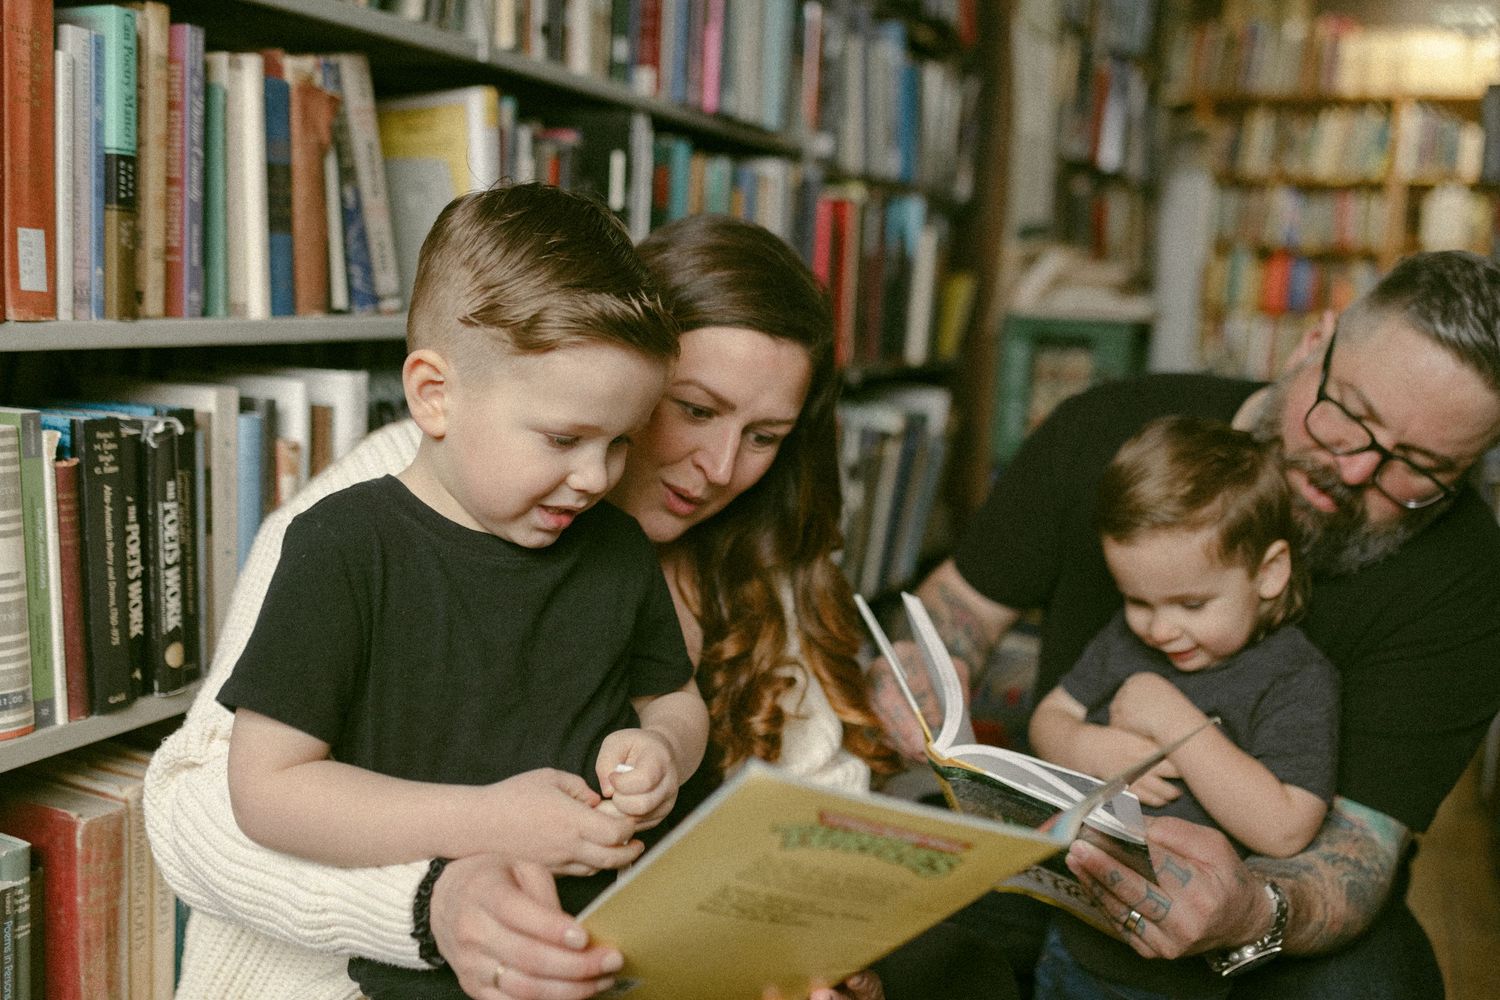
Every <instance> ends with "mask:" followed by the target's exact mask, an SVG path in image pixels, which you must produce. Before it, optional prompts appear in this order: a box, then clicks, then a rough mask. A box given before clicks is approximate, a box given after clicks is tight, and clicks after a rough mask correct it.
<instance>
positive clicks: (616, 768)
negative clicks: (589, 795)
mask: <svg viewBox="0 0 1500 1000" xmlns="http://www.w3.org/2000/svg"><path fill="white" fill-rule="evenodd" d="M595 766H596V768H597V769H598V774H599V787H600V789H602V790H603V792H604V794H605V796H606V800H605V802H604V803H602V804H601V805H600V807H599V808H600V809H601V810H603V811H606V812H609V811H613V812H617V813H619V814H620V815H622V816H624V817H625V818H627V819H629V820H631V821H633V822H634V824H635V829H637V830H649V829H651V827H653V826H655V825H656V824H658V823H660V822H661V821H662V820H663V819H665V818H666V816H667V814H668V813H669V812H671V811H672V806H673V804H674V803H676V801H677V788H678V786H679V784H680V783H681V782H680V779H679V778H678V775H677V764H676V761H675V760H674V759H673V757H672V748H671V746H669V745H668V743H667V741H666V739H665V738H664V737H662V736H661V735H659V734H657V733H654V732H652V731H651V730H649V729H620V730H616V731H615V732H613V733H610V734H609V735H608V736H606V737H605V738H604V743H603V744H602V745H601V746H600V748H599V760H598V763H597V764H596V765H595Z"/></svg>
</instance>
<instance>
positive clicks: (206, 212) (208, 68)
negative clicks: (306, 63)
mask: <svg viewBox="0 0 1500 1000" xmlns="http://www.w3.org/2000/svg"><path fill="white" fill-rule="evenodd" d="M203 80H204V86H203V101H204V107H203V315H205V316H228V315H229V272H228V271H227V270H226V269H225V244H224V240H225V229H224V213H225V204H224V197H225V194H224V170H225V167H226V164H225V159H224V157H225V149H224V109H225V106H226V102H227V101H228V95H229V90H228V87H229V53H227V52H209V53H207V54H206V55H205V56H204V58H203Z"/></svg>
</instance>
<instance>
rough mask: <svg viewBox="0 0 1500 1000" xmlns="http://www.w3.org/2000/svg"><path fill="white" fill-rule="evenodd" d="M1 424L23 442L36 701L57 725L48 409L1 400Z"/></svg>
mask: <svg viewBox="0 0 1500 1000" xmlns="http://www.w3.org/2000/svg"><path fill="white" fill-rule="evenodd" d="M0 424H3V425H6V426H9V427H14V428H15V429H16V433H17V434H18V435H19V436H20V446H21V530H22V531H23V532H24V533H25V545H26V623H27V628H28V629H29V631H30V633H31V640H30V645H31V703H32V706H33V708H34V710H35V712H36V728H38V729H42V728H44V727H47V726H55V725H57V724H58V723H59V722H66V721H67V720H66V719H61V718H58V713H57V685H56V682H55V681H54V679H53V677H52V604H53V601H52V597H53V595H52V587H51V574H50V573H49V572H48V567H47V508H46V504H45V500H44V499H43V496H44V491H45V490H46V484H45V481H44V477H46V476H48V475H50V474H51V472H52V470H51V469H50V468H48V466H47V460H46V456H45V455H44V454H43V451H42V415H41V414H40V413H38V412H37V411H36V410H27V409H22V408H20V407H15V406H0Z"/></svg>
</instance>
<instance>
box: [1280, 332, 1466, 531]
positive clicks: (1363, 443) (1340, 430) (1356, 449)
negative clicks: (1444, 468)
mask: <svg viewBox="0 0 1500 1000" xmlns="http://www.w3.org/2000/svg"><path fill="white" fill-rule="evenodd" d="M1336 339H1337V334H1335V335H1333V336H1330V337H1329V338H1328V350H1327V351H1326V352H1325V353H1324V354H1323V377H1322V378H1321V379H1320V380H1319V381H1318V398H1317V399H1315V400H1313V405H1312V406H1310V407H1308V410H1307V415H1306V416H1305V417H1303V418H1302V426H1303V427H1305V428H1306V429H1307V434H1308V436H1309V437H1311V438H1312V439H1313V440H1314V441H1315V442H1317V444H1318V446H1319V447H1321V448H1323V449H1324V450H1325V451H1327V452H1329V453H1330V454H1333V455H1339V456H1344V455H1358V454H1359V453H1360V452H1365V451H1373V452H1375V453H1376V454H1377V455H1379V456H1380V464H1379V465H1377V466H1375V474H1374V475H1373V476H1371V477H1370V481H1371V482H1372V483H1373V484H1374V486H1375V488H1376V489H1377V490H1379V491H1380V492H1381V493H1383V494H1384V495H1385V496H1386V497H1387V498H1389V499H1390V500H1391V502H1392V503H1396V504H1399V505H1400V506H1402V507H1405V508H1406V509H1407V510H1420V509H1422V508H1423V507H1430V506H1432V505H1433V504H1435V503H1437V502H1438V501H1439V500H1444V499H1447V498H1448V497H1451V496H1453V495H1454V494H1455V493H1457V492H1458V491H1457V490H1456V489H1454V488H1453V487H1452V486H1449V485H1448V484H1446V483H1444V482H1442V481H1441V480H1439V479H1438V478H1437V476H1436V474H1435V473H1433V472H1431V471H1430V470H1428V469H1423V468H1421V467H1420V466H1416V465H1413V464H1412V463H1411V462H1409V461H1407V460H1406V459H1404V458H1402V457H1401V456H1400V455H1397V454H1396V453H1395V452H1393V451H1391V450H1390V449H1389V448H1387V447H1385V446H1384V445H1382V444H1381V443H1380V442H1379V441H1376V440H1375V434H1374V432H1372V431H1371V430H1370V428H1369V427H1367V426H1365V422H1364V421H1363V420H1361V419H1359V418H1358V417H1356V416H1355V415H1354V414H1352V413H1350V412H1349V411H1348V410H1346V409H1344V407H1343V404H1341V403H1340V402H1339V401H1338V400H1336V399H1334V398H1332V397H1331V396H1329V395H1328V368H1329V365H1330V363H1331V362H1332V360H1333V344H1334V341H1335V340H1336Z"/></svg>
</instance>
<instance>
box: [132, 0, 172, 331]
mask: <svg viewBox="0 0 1500 1000" xmlns="http://www.w3.org/2000/svg"><path fill="white" fill-rule="evenodd" d="M134 7H135V11H136V51H137V52H138V54H139V55H138V59H139V63H138V69H137V72H136V115H137V124H136V134H137V137H138V139H139V144H138V145H139V148H138V149H137V153H136V177H137V182H138V183H139V185H140V187H139V189H138V191H137V204H136V233H137V238H136V258H135V263H136V268H135V296H136V309H137V314H138V315H140V316H144V317H148V318H156V317H159V316H163V315H165V314H166V313H165V302H166V262H167V249H166V248H167V157H168V155H169V150H168V145H167V143H168V140H167V100H168V95H167V88H168V85H167V72H168V61H169V60H168V48H169V22H170V15H169V14H168V12H167V5H166V4H164V3H161V2H159V0H144V2H141V3H137V4H135V5H134Z"/></svg>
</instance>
